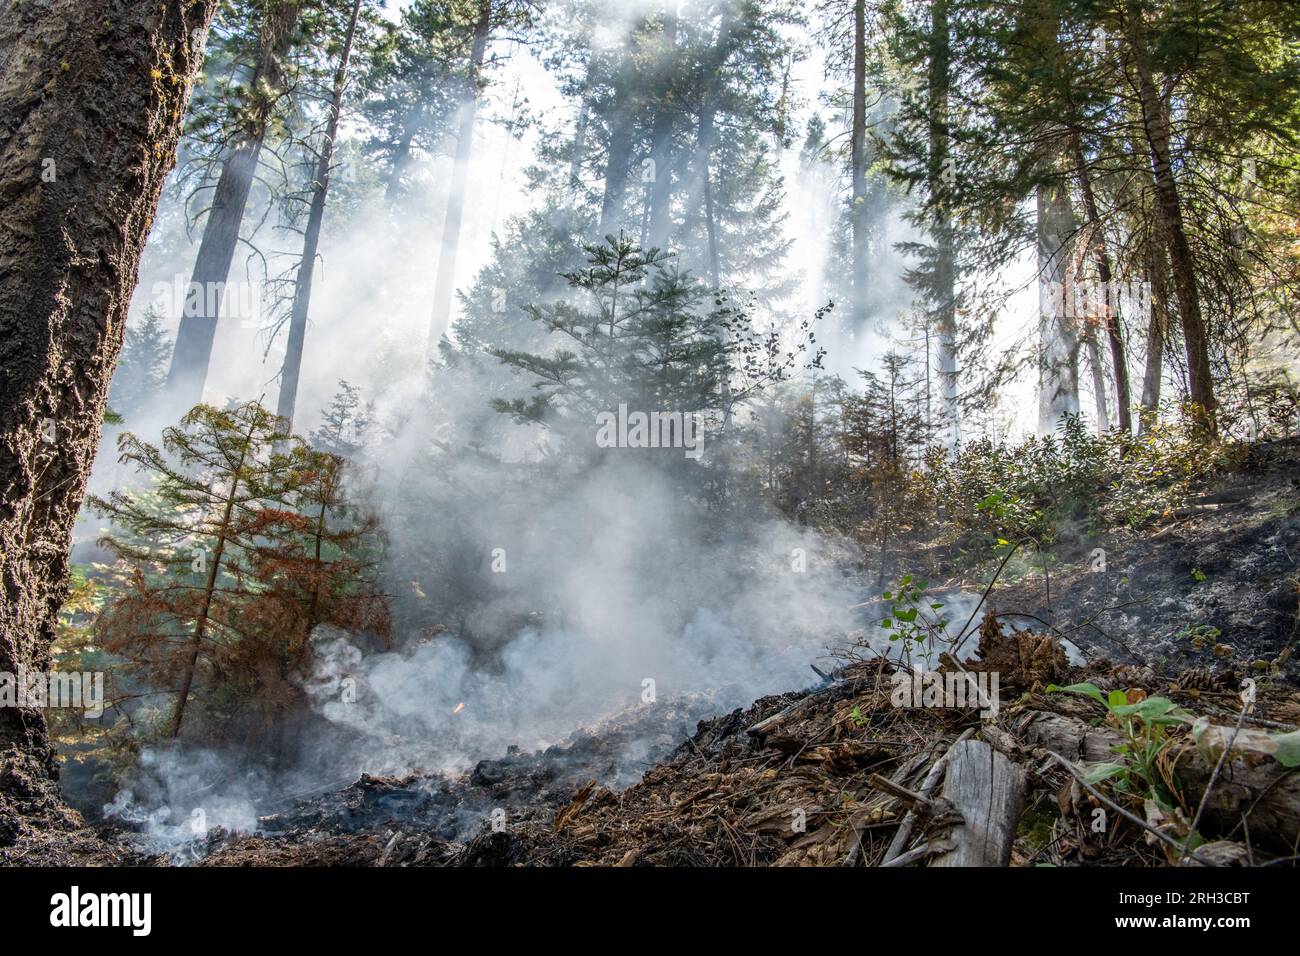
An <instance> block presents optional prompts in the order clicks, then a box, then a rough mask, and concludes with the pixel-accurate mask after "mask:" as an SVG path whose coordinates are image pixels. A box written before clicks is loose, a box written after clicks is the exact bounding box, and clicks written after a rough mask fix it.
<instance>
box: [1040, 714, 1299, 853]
mask: <svg viewBox="0 0 1300 956" xmlns="http://www.w3.org/2000/svg"><path fill="white" fill-rule="evenodd" d="M1016 736H1017V737H1018V738H1019V739H1020V741H1022V742H1023V743H1026V744H1029V745H1031V746H1034V747H1041V748H1042V749H1043V750H1046V751H1053V752H1055V753H1058V754H1060V755H1061V756H1063V757H1065V758H1067V759H1070V760H1074V761H1084V762H1088V763H1096V762H1100V761H1113V760H1114V759H1115V750H1114V748H1116V747H1118V746H1120V745H1121V744H1122V743H1123V742H1124V737H1123V735H1122V734H1121V733H1120V732H1119V731H1118V730H1114V729H1112V728H1110V727H1104V726H1103V727H1092V726H1089V725H1088V724H1087V723H1085V722H1084V721H1082V720H1080V719H1078V718H1077V717H1067V716H1064V715H1062V714H1052V713H1047V712H1043V711H1033V712H1031V713H1030V714H1028V715H1027V716H1026V717H1025V719H1024V720H1023V721H1021V722H1020V724H1019V726H1018V727H1017V729H1016ZM1267 736H1268V735H1263V734H1258V732H1251V731H1242V732H1241V733H1239V734H1238V735H1237V736H1236V739H1235V741H1234V743H1233V746H1232V753H1231V755H1230V759H1228V760H1226V761H1224V764H1223V768H1222V769H1221V770H1220V771H1219V776H1218V779H1217V780H1215V781H1214V786H1213V787H1210V781H1211V779H1212V777H1213V776H1214V765H1215V763H1216V762H1217V761H1218V757H1219V754H1221V753H1222V752H1223V748H1224V746H1225V745H1226V743H1227V741H1228V740H1229V739H1232V728H1230V727H1218V726H1211V727H1209V728H1207V729H1206V730H1205V731H1204V732H1203V733H1202V734H1201V748H1200V749H1199V750H1198V748H1197V746H1196V745H1195V744H1194V743H1193V742H1192V741H1191V740H1190V739H1189V740H1186V741H1184V742H1181V743H1178V744H1175V745H1174V749H1173V750H1172V752H1171V754H1170V763H1171V766H1172V767H1173V771H1174V774H1175V775H1176V777H1177V780H1178V783H1179V786H1180V788H1181V789H1182V793H1183V798H1184V800H1185V801H1186V802H1187V803H1188V804H1189V805H1190V806H1191V807H1193V808H1195V807H1196V806H1197V805H1198V804H1199V802H1200V801H1201V800H1202V799H1203V798H1205V794H1206V791H1207V789H1208V790H1209V798H1208V799H1207V800H1206V803H1205V809H1204V811H1203V813H1202V827H1201V829H1203V830H1204V831H1206V833H1207V834H1210V833H1213V834H1222V835H1228V834H1234V833H1236V832H1237V831H1238V830H1239V829H1240V828H1242V827H1245V828H1246V829H1247V830H1248V833H1249V837H1250V841H1251V843H1252V844H1255V845H1266V846H1270V847H1272V848H1275V849H1279V850H1281V849H1285V850H1286V851H1287V852H1294V849H1293V848H1294V847H1295V846H1296V845H1297V843H1300V773H1297V772H1296V769H1297V768H1288V767H1284V766H1282V765H1281V764H1279V763H1278V762H1277V761H1276V760H1274V759H1273V755H1272V754H1271V753H1270V752H1269V746H1270V743H1271V741H1270V740H1268V739H1267ZM1243 821H1244V822H1243ZM1244 835H1245V834H1238V836H1244Z"/></svg>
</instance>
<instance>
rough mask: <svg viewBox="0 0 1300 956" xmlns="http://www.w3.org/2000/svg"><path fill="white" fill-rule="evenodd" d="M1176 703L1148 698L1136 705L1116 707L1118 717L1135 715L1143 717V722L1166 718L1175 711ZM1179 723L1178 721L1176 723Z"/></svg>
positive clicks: (1164, 698) (1163, 699) (1166, 699)
mask: <svg viewBox="0 0 1300 956" xmlns="http://www.w3.org/2000/svg"><path fill="white" fill-rule="evenodd" d="M1174 706H1175V705H1174V702H1173V701H1172V700H1169V699H1168V698H1167V697H1148V698H1147V699H1146V700H1140V701H1138V702H1137V703H1136V704H1124V705H1122V706H1120V707H1115V708H1114V711H1115V715H1116V716H1117V717H1129V716H1131V715H1133V714H1136V715H1137V716H1139V717H1141V718H1142V719H1143V720H1152V721H1154V720H1158V719H1159V718H1161V717H1164V716H1165V715H1166V714H1168V713H1169V712H1170V711H1171V710H1173V709H1174ZM1174 723H1177V721H1174Z"/></svg>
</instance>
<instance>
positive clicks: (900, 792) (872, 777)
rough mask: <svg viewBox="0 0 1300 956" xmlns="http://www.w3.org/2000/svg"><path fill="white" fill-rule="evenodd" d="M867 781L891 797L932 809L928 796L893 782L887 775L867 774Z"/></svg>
mask: <svg viewBox="0 0 1300 956" xmlns="http://www.w3.org/2000/svg"><path fill="white" fill-rule="evenodd" d="M867 783H869V784H871V785H872V786H873V787H875V788H876V789H877V790H883V791H885V793H887V794H889V795H890V796H891V797H896V798H897V799H899V800H903V801H906V802H907V803H910V804H912V806H914V807H923V808H925V809H926V810H933V809H934V801H933V800H931V799H930V798H929V797H926V796H923V795H921V794H919V793H914V792H912V791H911V790H908V789H907V788H906V787H904V786H900V785H899V784H896V783H894V781H892V780H890V779H889V778H888V777H882V776H881V775H880V774H878V773H872V774H868V775H867Z"/></svg>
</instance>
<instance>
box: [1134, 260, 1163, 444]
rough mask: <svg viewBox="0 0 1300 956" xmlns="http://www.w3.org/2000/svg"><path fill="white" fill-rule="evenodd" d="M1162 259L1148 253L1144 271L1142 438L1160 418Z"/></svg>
mask: <svg viewBox="0 0 1300 956" xmlns="http://www.w3.org/2000/svg"><path fill="white" fill-rule="evenodd" d="M1164 275H1165V273H1164V259H1163V256H1162V255H1161V254H1160V253H1159V252H1158V251H1157V250H1155V249H1152V250H1151V263H1150V266H1149V267H1148V272H1147V287H1148V296H1147V298H1148V300H1149V302H1150V309H1151V311H1150V313H1149V314H1148V316H1147V342H1146V349H1147V354H1146V367H1145V369H1144V370H1143V374H1142V421H1141V423H1140V424H1139V426H1138V434H1141V435H1145V434H1146V433H1147V432H1149V431H1150V430H1151V427H1152V426H1153V425H1155V423H1156V421H1157V420H1158V419H1159V417H1160V381H1161V379H1162V377H1163V376H1164V357H1165V334H1166V331H1165V330H1166V329H1168V328H1169V314H1168V306H1167V304H1166V303H1167V299H1166V290H1165V279H1164Z"/></svg>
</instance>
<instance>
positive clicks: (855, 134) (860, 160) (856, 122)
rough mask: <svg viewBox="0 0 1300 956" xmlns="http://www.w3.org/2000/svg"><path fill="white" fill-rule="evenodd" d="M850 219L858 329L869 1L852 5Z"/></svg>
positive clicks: (857, 326)
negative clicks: (851, 204) (851, 205)
mask: <svg viewBox="0 0 1300 956" xmlns="http://www.w3.org/2000/svg"><path fill="white" fill-rule="evenodd" d="M849 175H850V177H851V178H852V189H851V191H850V198H851V201H852V203H853V207H852V209H851V210H850V211H849V221H850V224H851V226H852V230H853V315H852V323H853V328H854V330H855V332H857V333H858V334H861V333H862V332H863V330H865V329H866V326H867V5H866V0H856V2H855V3H854V5H853V128H852V130H851V132H850V139H849Z"/></svg>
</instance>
